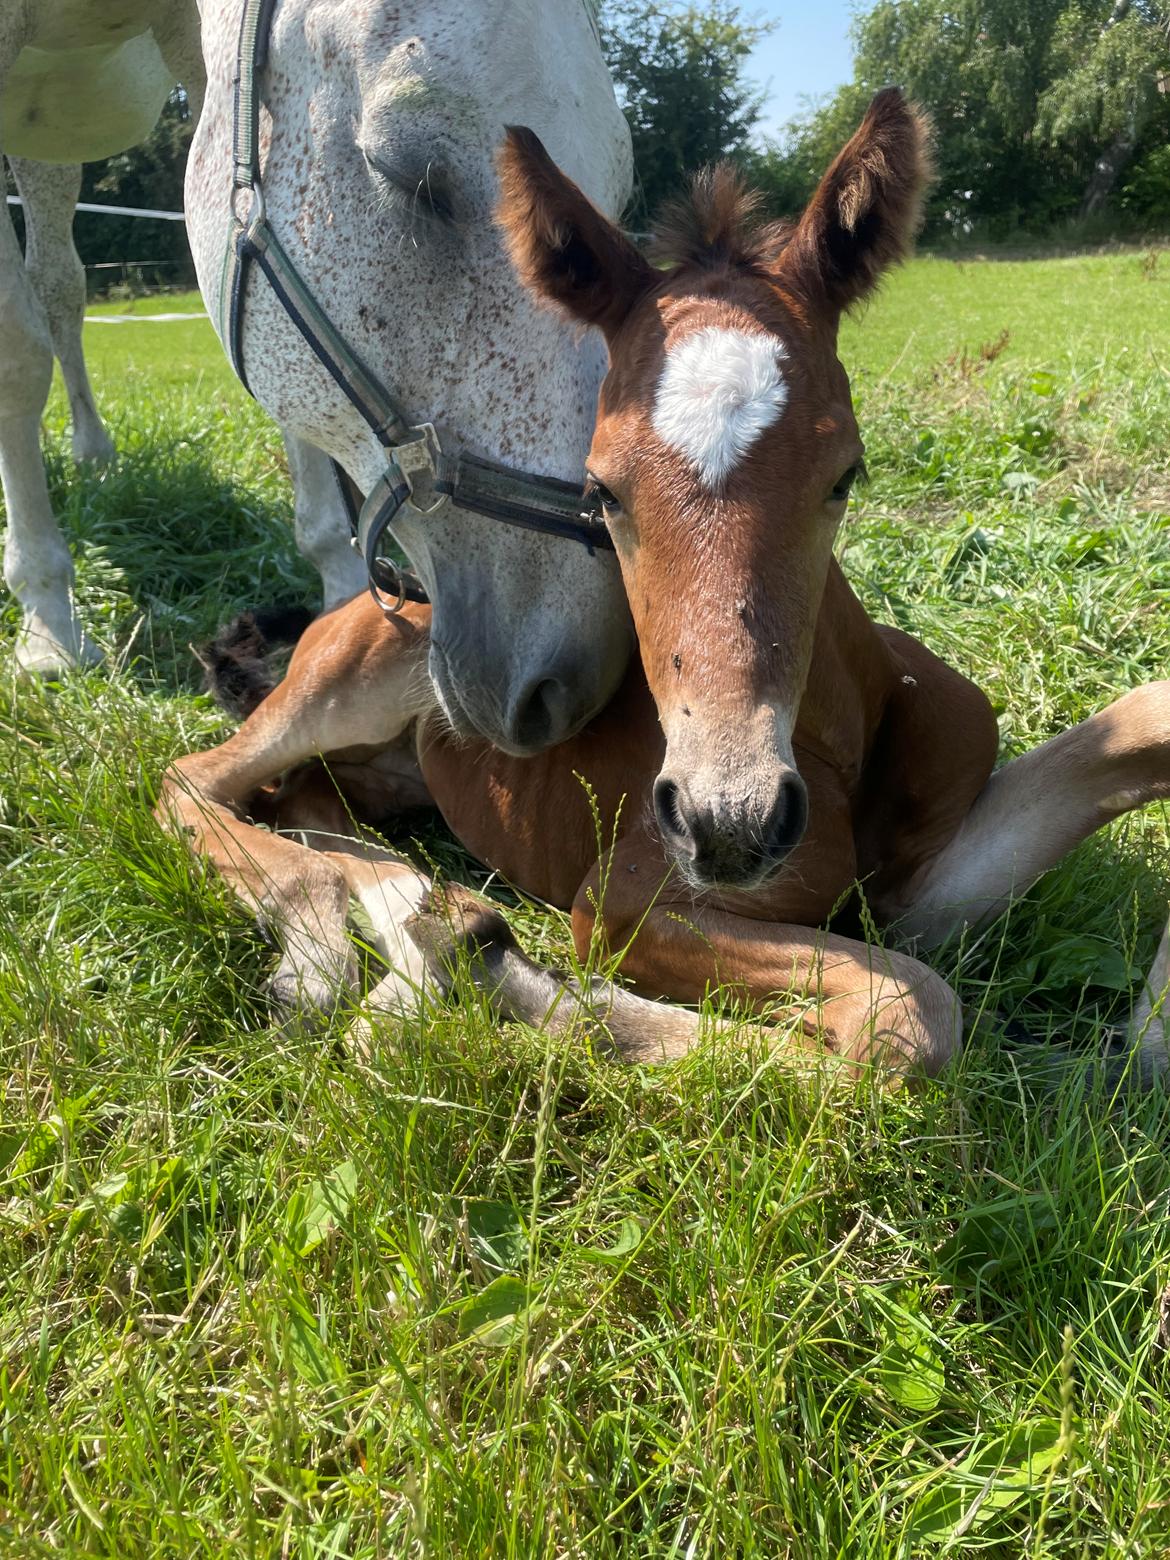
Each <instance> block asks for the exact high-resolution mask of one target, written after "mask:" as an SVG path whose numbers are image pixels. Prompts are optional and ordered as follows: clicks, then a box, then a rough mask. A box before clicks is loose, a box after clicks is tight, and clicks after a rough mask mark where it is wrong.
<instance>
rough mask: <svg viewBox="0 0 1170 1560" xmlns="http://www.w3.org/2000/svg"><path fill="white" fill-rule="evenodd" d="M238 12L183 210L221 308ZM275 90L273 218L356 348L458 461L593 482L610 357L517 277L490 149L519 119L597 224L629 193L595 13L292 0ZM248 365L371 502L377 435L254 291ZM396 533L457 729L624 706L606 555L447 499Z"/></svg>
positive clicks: (270, 65)
mask: <svg viewBox="0 0 1170 1560" xmlns="http://www.w3.org/2000/svg"><path fill="white" fill-rule="evenodd" d="M240 11H241V0H207V3H206V4H205V5H204V7H203V28H204V39H203V41H204V52H205V56H206V59H207V65H208V77H209V82H208V97H207V105H206V109H205V112H204V115H203V118H202V120H201V123H200V127H199V130H198V133H197V137H196V142H195V145H194V147H193V149H192V157H191V162H190V166H189V171H188V186H187V196H188V221H189V226H190V230H191V236H192V248H193V251H194V253H195V258H196V264H197V267H198V269H199V273H200V280H201V282H202V284H203V286H204V290H205V293H206V294H207V295H208V296H209V297H214V295H215V292H216V290H217V288H218V286H219V279H220V276H221V273H222V270H223V261H224V254H225V246H226V244H227V242H228V240H229V237H230V223H229V220H228V212H229V203H230V196H231V190H230V182H231V181H230V172H229V170H230V167H231V122H232V100H233V88H232V78H233V76H234V73H235V54H236V48H237V39H238V28H239V20H240ZM259 87H260V92H261V98H262V102H263V105H264V109H263V112H262V114H261V155H262V163H263V170H264V172H263V183H264V192H265V199H266V204H267V212H268V217H269V221H270V223H271V226H272V229H273V231H274V232H275V233H276V235H277V237H278V238H279V240H280V242H281V244H282V245H283V246H284V248H285V249H286V250H287V252H288V253H289V255H290V257H291V258H292V260H293V262H294V264H295V266H296V267H297V270H298V271H299V272H300V274H301V276H302V277H303V278H304V280H305V282H306V283H307V284H308V285H309V287H310V289H311V291H312V293H313V296H314V298H315V299H316V301H317V303H318V304H319V305H320V307H321V308H322V309H323V310H324V311H325V313H326V314H327V315H328V316H329V318H330V320H331V321H332V323H333V325H334V326H335V327H336V328H337V329H338V330H339V331H340V332H341V334H342V336H343V337H344V338H345V340H346V341H347V343H348V344H349V346H350V347H351V348H352V349H353V351H354V352H356V353H357V355H358V356H359V357H360V358H361V359H362V361H363V362H364V363H365V364H366V366H367V367H368V368H369V369H370V370H371V371H372V372H373V373H374V375H375V376H376V377H377V378H378V379H379V380H381V382H382V383H383V384H384V385H385V386H386V387H387V389H389V390H390V391H391V392H392V394H393V396H394V398H395V400H396V401H397V402H398V404H399V405H400V406H402V407H403V408H405V409H406V410H407V412H408V413H409V415H410V416H411V417H413V418H414V419H416V420H418V421H420V422H421V421H424V420H425V421H429V422H431V423H433V424H434V426H435V428H436V430H437V433H438V437H439V439H440V441H441V443H442V445H443V447H444V449H447V450H462V451H466V452H468V453H470V454H473V455H481V456H485V457H487V458H489V459H491V460H495V461H500V462H505V463H507V464H509V465H511V466H515V467H517V468H519V469H521V470H526V471H531V472H535V473H537V474H539V475H543V476H551V477H558V478H561V479H564V480H569V481H573V482H580V481H581V480H582V475H583V466H584V457H585V453H586V451H587V450H588V447H589V441H590V436H591V433H592V428H593V421H594V413H595V408H596V402H597V391H598V387H599V385H600V383H601V379H602V377H603V375H604V372H605V361H606V360H605V349H604V345H603V343H602V341H601V340H600V338H599V337H596V336H594V335H592V334H590V335H586V336H585V337H584V338H582V337H581V335H580V332H575V331H574V329H573V327H572V326H571V325H570V324H568V323H566V322H565V321H564V319H563V318H561V317H560V316H558V315H557V314H555V313H553V312H551V311H549V310H547V309H545V308H542V307H540V306H539V305H538V304H537V303H536V302H535V301H534V300H533V299H532V298H531V297H530V296H529V295H527V294H526V293H525V292H524V290H523V289H522V288H521V287H520V286H519V284H518V283H517V281H516V279H515V277H514V275H513V272H512V269H511V266H510V265H509V262H508V259H507V256H506V254H505V252H504V248H503V245H502V242H501V237H500V234H499V232H498V230H497V228H496V226H495V223H494V221H493V209H494V205H495V201H496V195H497V181H496V174H495V167H494V157H495V153H496V151H497V149H498V147H499V145H500V144H501V142H502V140H503V134H504V130H503V127H504V125H505V124H507V123H508V122H510V121H515V120H518V119H519V120H523V121H524V122H526V123H528V124H531V125H533V126H534V127H535V128H536V129H537V130H538V131H539V133H540V135H541V136H542V138H543V139H544V141H545V142H546V144H547V145H548V146H549V147H550V148H552V149H553V151H554V153H555V155H556V156H557V158H558V159H559V161H560V162H561V164H562V165H563V166H564V167H566V168H567V169H568V170H569V171H570V172H571V173H572V175H573V177H574V178H575V179H576V180H577V181H578V183H579V184H580V186H581V187H582V188H583V189H584V190H585V191H586V192H587V193H588V194H589V195H590V197H591V198H592V199H593V200H595V201H596V203H597V204H598V206H599V207H600V208H601V209H602V210H605V211H607V212H609V213H611V214H615V213H616V212H617V211H618V210H619V209H620V206H621V204H622V202H623V200H624V198H625V195H626V193H627V191H628V187H629V180H630V171H631V170H630V149H629V136H628V131H627V129H626V125H625V121H624V119H623V116H622V114H621V112H620V110H619V109H618V107H617V104H616V102H615V100H614V96H613V89H612V86H611V84H610V80H609V77H608V74H607V72H606V69H605V66H604V63H603V60H602V56H601V51H600V46H599V43H598V40H597V35H596V29H595V24H594V21H593V16H592V13H591V11H590V10H589V9H588V8H587V5H586V0H507V3H505V0H471V3H469V0H406V3H401V0H399V3H395V4H394V5H390V4H382V3H373V4H365V5H361V6H356V5H355V6H338V5H336V4H334V3H332V0H281V4H280V5H279V6H277V7H276V9H275V14H274V20H273V24H272V30H271V37H270V40H269V45H268V52H267V61H266V65H265V69H264V71H263V73H262V75H261V78H260V82H259ZM244 357H245V363H246V366H247V372H248V378H249V385H250V388H251V390H252V391H253V393H254V394H255V396H256V397H257V399H258V400H259V401H260V402H261V404H262V405H263V406H264V407H265V408H266V409H267V410H268V411H269V412H270V413H271V414H272V415H273V416H274V417H276V418H277V420H278V421H279V422H280V423H281V425H282V426H283V427H284V429H285V431H286V432H290V433H293V434H295V435H297V436H299V437H301V438H304V439H307V440H308V441H309V442H311V443H314V444H316V445H318V446H320V447H321V448H322V449H324V450H326V451H327V452H328V453H329V454H330V455H332V456H334V458H335V459H337V460H339V461H340V462H341V464H342V465H343V466H344V467H345V468H346V469H347V470H348V471H349V472H350V474H351V475H352V477H353V478H354V480H355V481H356V482H357V484H358V486H359V487H361V488H362V489H363V490H365V491H368V490H369V488H370V487H371V486H372V485H373V483H374V482H375V481H376V480H377V478H378V476H379V475H380V474H381V472H382V471H383V470H384V468H385V458H384V454H383V452H382V451H381V448H380V446H379V445H378V442H377V440H376V439H375V438H374V436H373V434H372V433H371V431H370V429H369V428H368V427H367V425H366V424H365V423H364V422H363V420H362V419H361V417H360V416H359V415H358V413H357V412H356V411H355V410H354V409H353V407H352V406H351V405H350V404H349V402H348V401H347V400H346V399H345V397H344V396H343V395H342V393H341V391H340V390H339V389H338V387H337V386H336V385H335V384H334V382H333V381H332V380H331V378H330V377H329V375H328V374H327V373H326V371H325V370H324V369H323V368H322V366H321V365H320V364H319V363H318V362H317V361H316V359H315V358H314V356H313V354H312V352H311V351H310V350H309V348H308V347H307V346H306V344H305V343H304V341H303V340H302V338H301V337H300V335H299V334H298V333H297V330H296V328H295V326H294V325H293V324H292V323H291V322H290V320H289V319H288V317H287V315H286V314H285V312H284V311H283V309H282V307H281V305H280V304H279V302H278V301H277V299H276V298H275V297H274V295H273V294H272V291H271V289H270V288H269V287H267V286H266V285H265V284H264V282H263V280H262V279H260V280H257V279H256V278H255V277H254V278H253V280H252V281H251V283H250V286H249V290H248V295H247V303H246V309H245V325H244ZM393 532H394V535H395V537H396V539H397V540H398V542H399V543H400V544H401V546H402V547H403V548H404V550H405V551H406V554H407V556H408V557H409V559H410V562H411V564H412V565H413V566H414V568H415V569H416V570H417V572H418V574H419V575H420V576H421V578H422V580H423V583H424V584H425V586H426V588H427V591H428V593H429V595H430V597H431V600H432V602H433V604H434V618H433V629H432V646H433V648H432V652H431V663H430V665H431V674H432V678H433V680H434V683H435V687H436V690H437V692H438V695H439V698H440V701H441V703H442V705H443V707H444V709H445V711H446V713H447V715H448V717H449V718H450V720H451V723H452V725H453V726H454V727H455V729H456V730H457V731H460V732H463V733H466V734H469V735H470V734H473V733H475V734H479V735H481V736H484V737H486V738H488V739H489V740H490V741H492V742H494V743H496V744H497V745H499V746H500V747H503V748H505V749H506V750H508V751H510V752H514V753H531V752H536V751H538V750H539V749H541V748H544V747H547V746H549V745H550V744H552V743H555V742H558V741H561V740H563V739H564V738H566V737H567V736H569V735H571V733H572V732H573V731H575V730H576V729H578V728H579V727H580V726H581V725H583V724H584V723H585V721H586V720H588V719H589V717H590V716H591V715H593V714H594V713H596V711H597V710H599V709H600V708H601V707H602V706H603V705H604V704H605V703H606V701H607V700H608V698H609V696H610V694H611V693H612V692H613V689H614V688H615V686H616V684H617V682H618V680H619V678H620V676H621V674H622V671H623V669H624V666H625V663H626V660H627V658H628V655H629V652H630V648H631V644H632V636H631V628H630V623H629V615H628V612H627V608H626V603H625V597H624V594H623V591H622V585H621V577H620V573H619V570H618V568H617V566H616V563H615V562H614V559H613V557H612V555H611V554H604V553H596V554H591V553H590V552H589V551H588V550H587V549H586V548H585V547H583V546H581V545H580V544H578V543H576V542H573V541H569V540H564V539H561V538H559V537H553V536H546V535H543V534H537V533H533V532H531V531H525V530H517V529H513V528H512V527H509V526H507V525H504V524H501V523H499V522H498V521H495V520H492V519H488V518H484V517H483V516H480V515H477V514H471V513H468V512H466V511H464V510H461V509H459V508H456V507H454V506H453V505H447V506H446V507H445V508H443V509H441V510H440V511H438V512H437V513H434V514H432V515H429V516H427V517H426V518H422V517H420V516H419V515H417V514H413V513H411V512H409V511H404V512H403V513H402V514H401V515H400V517H399V519H398V520H397V521H396V523H395V525H394V527H393Z"/></svg>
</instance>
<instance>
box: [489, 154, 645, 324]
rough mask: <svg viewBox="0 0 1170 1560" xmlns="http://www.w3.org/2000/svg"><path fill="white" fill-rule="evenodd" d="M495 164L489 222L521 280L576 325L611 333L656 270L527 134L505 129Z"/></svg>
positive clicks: (643, 291) (627, 312) (624, 316)
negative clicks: (496, 197) (496, 184)
mask: <svg viewBox="0 0 1170 1560" xmlns="http://www.w3.org/2000/svg"><path fill="white" fill-rule="evenodd" d="M497 167H498V169H499V174H500V201H499V205H498V206H497V208H496V220H497V221H498V222H499V224H500V226H501V227H502V228H503V230H504V239H505V242H506V243H507V246H508V252H509V254H510V255H511V257H512V264H513V265H514V266H515V267H516V273H517V275H518V276H519V277H520V280H521V281H522V282H523V283H524V285H525V287H528V288H530V289H531V290H532V291H533V292H534V293H536V294H538V295H539V296H540V297H542V298H546V299H548V300H549V302H550V303H555V304H558V305H559V306H560V307H561V308H562V309H563V310H564V311H565V313H566V314H568V315H569V316H570V317H571V318H572V319H574V320H577V321H578V322H579V323H580V324H582V325H597V326H599V327H600V328H601V329H602V330H603V331H604V332H605V333H606V335H607V336H609V335H612V334H613V332H614V331H616V330H617V329H618V327H619V326H620V325H621V323H622V321H623V320H624V319H625V318H626V316H627V315H628V314H629V312H630V310H631V309H632V308H633V306H634V304H635V303H636V302H637V300H638V299H639V298H640V297H641V296H642V294H643V293H645V292H647V291H648V290H649V289H650V288H651V287H652V286H653V285H654V281H655V272H654V271H653V270H652V269H651V267H650V265H649V264H648V263H647V262H646V261H645V260H644V259H643V258H642V256H641V255H640V254H639V253H638V251H637V249H635V247H634V246H633V244H631V243H630V241H629V239H628V238H627V237H626V236H625V234H624V233H623V232H622V231H621V229H620V228H618V227H615V225H614V224H613V223H612V222H610V220H609V219H608V217H604V216H602V214H601V212H600V211H598V209H597V207H596V206H594V205H593V204H592V202H591V201H589V200H588V199H587V198H586V196H585V195H583V194H582V192H581V191H580V190H579V189H578V188H577V186H576V185H575V184H574V183H573V181H572V179H570V178H567V177H566V175H565V174H563V173H562V172H561V170H560V169H559V168H558V167H557V165H556V163H554V162H553V160H552V158H551V157H550V156H549V155H548V153H547V152H546V151H545V149H544V147H543V146H542V145H541V142H540V138H539V137H538V136H537V135H535V134H534V133H533V132H532V131H531V130H527V129H524V128H523V127H521V126H517V125H509V126H508V131H507V137H506V139H505V141H504V144H503V146H502V148H501V149H500V153H499V157H498V158H497Z"/></svg>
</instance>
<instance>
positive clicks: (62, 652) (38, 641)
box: [13, 627, 102, 682]
mask: <svg viewBox="0 0 1170 1560" xmlns="http://www.w3.org/2000/svg"><path fill="white" fill-rule="evenodd" d="M13 659H14V660H15V662H16V666H17V669H18V670H19V671H20V672H21V673H23V675H24V676H25V677H33V678H39V679H40V681H42V682H57V681H59V680H60V679H61V678H62V677H65V676H67V675H68V673H70V672H73V671H78V670H81V671H84V670H85V669H86V668H87V667H91V666H97V665H99V664H100V663H101V660H102V652H101V651H100V650H99V649H98V647H97V645H95V644H94V642H93V640H92V639H90V638H88V637H87V636H86V635H85V634H83V633H81V632H80V631H77V632H75V633H71V634H69V635H67V636H66V637H65V638H64V639H63V640H62V639H59V638H58V637H57V636H56V635H54V634H50V633H48V632H47V630H45V629H44V628H41V627H32V628H28V627H26V628H24V629H22V630H21V632H20V634H19V635H18V637H17V640H16V647H15V649H14V651H13Z"/></svg>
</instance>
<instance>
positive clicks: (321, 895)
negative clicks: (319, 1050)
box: [156, 599, 427, 1008]
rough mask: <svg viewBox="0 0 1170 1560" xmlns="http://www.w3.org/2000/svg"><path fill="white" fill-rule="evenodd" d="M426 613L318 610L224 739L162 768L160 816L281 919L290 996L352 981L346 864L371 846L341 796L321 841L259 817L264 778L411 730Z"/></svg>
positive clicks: (282, 974) (295, 999) (273, 921)
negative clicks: (261, 696) (269, 825)
mask: <svg viewBox="0 0 1170 1560" xmlns="http://www.w3.org/2000/svg"><path fill="white" fill-rule="evenodd" d="M426 623H427V615H426V611H425V609H412V610H411V613H410V614H408V613H403V614H402V616H401V617H400V618H399V619H396V620H395V621H394V623H393V624H387V623H386V622H385V621H384V619H383V618H382V614H381V613H380V612H379V611H378V609H377V608H376V607H375V606H374V605H373V603H371V602H369V601H368V600H363V599H359V600H358V601H356V602H353V603H351V604H350V606H348V607H344V608H342V609H340V610H339V611H338V612H337V613H334V614H333V615H332V616H331V617H330V618H328V619H321V620H319V621H318V622H317V623H315V624H313V625H312V627H310V628H309V630H308V631H307V632H306V634H305V636H304V638H303V639H302V640H301V643H300V645H299V646H298V648H297V651H296V653H295V655H294V656H293V659H292V662H291V663H290V665H289V669H288V673H287V675H286V677H285V679H284V681H283V682H282V683H281V684H280V686H279V687H278V688H276V689H275V690H274V691H273V692H272V693H271V694H269V695H268V697H267V698H266V699H265V700H264V701H263V702H262V703H261V704H260V705H259V707H258V708H257V709H256V710H255V711H254V712H253V714H252V715H250V716H249V717H248V719H247V720H246V721H245V722H244V724H243V726H241V727H240V729H239V730H238V731H237V732H236V733H235V734H234V735H233V736H231V737H229V738H228V740H227V741H226V742H224V743H222V744H221V745H220V746H219V747H217V748H213V749H211V751H209V752H205V753H190V754H187V755H185V756H184V757H182V758H180V759H178V760H176V762H175V763H174V764H172V766H171V767H170V769H169V770H168V771H167V773H166V775H165V777H164V780H163V784H162V789H161V795H160V798H159V803H158V807H157V809H156V815H157V816H158V818H159V821H160V822H161V823H162V825H163V827H164V828H168V829H170V830H171V832H173V833H178V834H180V835H181V836H183V837H185V838H186V840H187V842H188V843H189V845H190V847H191V849H192V850H193V851H194V852H195V854H196V855H199V856H205V857H206V858H207V859H208V860H209V861H210V862H211V863H212V864H213V865H214V866H215V868H216V869H217V870H218V871H219V873H220V874H221V875H222V876H223V877H224V879H225V880H226V881H227V882H228V884H229V885H230V886H231V888H232V889H233V890H234V891H235V892H236V894H237V895H238V896H239V897H240V898H241V899H242V900H243V901H244V903H245V904H246V905H247V906H248V907H249V908H250V909H251V910H253V911H254V912H255V914H256V915H257V916H258V917H259V919H260V920H261V921H262V922H264V923H265V924H266V925H267V926H268V927H269V928H270V929H271V930H272V932H273V934H274V936H275V937H276V940H277V942H278V943H279V945H280V948H281V950H282V961H281V966H280V969H279V970H278V972H277V976H276V979H275V981H274V989H275V991H276V994H277V996H278V997H280V998H281V999H282V1000H284V1001H285V1002H287V1003H290V1004H294V1005H307V1006H315V1007H325V1008H331V1007H332V1006H333V1005H334V1004H335V1002H336V1000H337V998H338V996H339V995H343V994H345V993H347V992H349V991H351V990H352V989H353V988H354V985H355V983H356V978H357V969H356V964H355V960H354V955H353V951H352V948H351V945H350V941H349V936H348V933H347V928H346V922H347V917H348V910H349V899H350V890H351V884H350V882H349V877H348V876H347V872H348V870H349V859H350V857H351V856H352V857H353V858H354V859H355V861H360V860H364V859H367V858H368V857H369V856H370V854H371V851H370V848H369V847H366V846H365V845H363V844H361V843H360V842H359V841H358V840H357V839H356V838H355V837H354V836H356V833H357V831H356V829H355V828H354V826H353V825H352V823H351V821H350V820H349V818H348V815H347V813H346V810H345V808H344V806H342V805H341V803H340V801H339V800H338V801H337V803H336V805H335V806H334V807H333V808H332V809H331V811H330V814H329V817H328V820H327V827H328V829H329V833H328V836H327V837H326V838H324V839H321V840H318V841H317V843H318V845H319V846H323V847H324V848H323V849H321V848H318V849H309V848H307V847H306V846H305V845H303V844H299V843H297V842H296V841H294V840H291V839H287V838H283V837H282V836H281V835H279V834H277V833H275V832H272V831H270V830H266V829H263V828H259V827H257V826H256V825H255V824H253V823H251V822H249V815H250V814H251V813H252V811H253V810H254V808H256V807H257V806H258V792H259V791H260V790H261V788H262V787H265V786H270V785H272V784H273V782H277V781H280V780H281V778H282V777H283V776H284V775H285V774H286V773H287V772H288V771H290V770H295V769H296V768H297V766H299V765H301V764H303V763H304V762H305V760H307V759H309V758H312V757H313V756H314V755H316V754H319V753H328V752H331V751H335V750H343V749H352V748H355V747H358V746H368V747H372V748H375V749H376V748H377V747H378V746H379V744H381V743H389V742H390V741H392V740H394V739H395V738H397V737H399V736H401V734H402V733H403V732H404V731H405V730H407V728H408V727H409V726H410V723H411V721H412V720H413V719H414V718H415V715H416V714H417V713H418V712H419V700H420V688H421V685H420V683H419V676H418V674H419V671H420V668H421V666H422V665H423V664H424V658H425V654H426V647H427V639H426ZM295 801H296V797H295V795H294V806H295ZM264 811H266V812H269V813H272V812H274V811H275V814H276V817H277V821H278V822H280V821H284V820H281V819H280V817H279V814H280V803H279V800H277V801H276V802H273V801H272V799H271V798H268V799H266V801H265V805H264ZM320 812H321V808H320V805H318V806H317V808H316V814H317V815H318V816H319V814H320ZM298 826H303V825H302V824H300V823H299V822H298ZM383 854H388V853H383Z"/></svg>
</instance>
